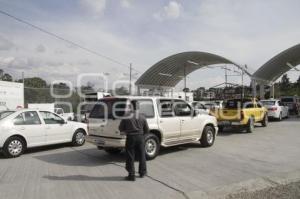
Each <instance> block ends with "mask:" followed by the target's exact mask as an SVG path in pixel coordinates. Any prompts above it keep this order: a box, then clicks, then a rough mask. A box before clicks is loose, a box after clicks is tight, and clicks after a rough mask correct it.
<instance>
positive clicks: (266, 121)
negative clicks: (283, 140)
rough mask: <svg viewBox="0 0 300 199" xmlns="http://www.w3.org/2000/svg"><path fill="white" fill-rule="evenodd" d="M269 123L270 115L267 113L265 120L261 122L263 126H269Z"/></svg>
mask: <svg viewBox="0 0 300 199" xmlns="http://www.w3.org/2000/svg"><path fill="white" fill-rule="evenodd" d="M268 123H269V120H268V115H267V114H265V116H264V119H263V121H262V122H261V124H262V126H263V127H267V126H268Z"/></svg>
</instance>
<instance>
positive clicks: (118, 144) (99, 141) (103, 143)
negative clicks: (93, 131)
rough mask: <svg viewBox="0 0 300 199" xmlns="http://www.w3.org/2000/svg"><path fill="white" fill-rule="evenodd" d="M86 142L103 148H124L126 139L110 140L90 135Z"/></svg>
mask: <svg viewBox="0 0 300 199" xmlns="http://www.w3.org/2000/svg"><path fill="white" fill-rule="evenodd" d="M86 141H87V142H90V143H92V144H94V145H96V146H98V147H103V148H108V147H110V148H124V147H125V143H126V138H110V137H102V136H96V135H88V136H87V137H86Z"/></svg>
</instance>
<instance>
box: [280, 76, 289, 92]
mask: <svg viewBox="0 0 300 199" xmlns="http://www.w3.org/2000/svg"><path fill="white" fill-rule="evenodd" d="M290 86H291V82H290V78H289V77H288V76H287V74H284V75H283V76H282V78H281V82H280V87H281V89H288V88H289V87H290Z"/></svg>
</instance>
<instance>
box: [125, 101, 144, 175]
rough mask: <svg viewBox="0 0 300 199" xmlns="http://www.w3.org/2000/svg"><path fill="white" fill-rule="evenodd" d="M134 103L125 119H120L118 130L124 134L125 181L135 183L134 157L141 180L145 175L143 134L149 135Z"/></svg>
mask: <svg viewBox="0 0 300 199" xmlns="http://www.w3.org/2000/svg"><path fill="white" fill-rule="evenodd" d="M137 105H138V104H137V103H136V102H131V107H130V111H129V114H130V116H128V118H127V119H122V121H121V123H120V126H119V130H120V132H124V133H125V134H126V136H127V137H126V156H127V157H126V170H127V171H128V176H127V177H126V180H129V181H135V168H134V160H135V156H136V155H137V156H138V160H139V174H140V177H141V178H143V177H144V176H145V175H146V173H147V167H146V154H145V138H144V134H146V133H149V127H148V123H147V120H146V118H145V117H144V116H143V115H141V114H139V113H138V107H137Z"/></svg>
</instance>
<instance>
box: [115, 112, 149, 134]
mask: <svg viewBox="0 0 300 199" xmlns="http://www.w3.org/2000/svg"><path fill="white" fill-rule="evenodd" d="M119 130H120V131H121V132H125V133H126V135H142V134H146V133H149V127H148V123H147V120H146V118H145V117H144V115H142V114H132V117H130V118H128V119H122V121H121V123H120V126H119Z"/></svg>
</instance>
